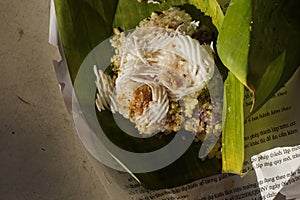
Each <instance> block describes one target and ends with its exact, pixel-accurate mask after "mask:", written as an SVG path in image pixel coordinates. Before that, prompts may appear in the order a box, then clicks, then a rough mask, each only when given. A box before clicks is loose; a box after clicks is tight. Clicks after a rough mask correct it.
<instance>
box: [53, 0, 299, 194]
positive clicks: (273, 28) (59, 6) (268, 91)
mask: <svg viewBox="0 0 300 200" xmlns="http://www.w3.org/2000/svg"><path fill="white" fill-rule="evenodd" d="M264 2H265V3H264ZM274 2H275V3H274ZM295 2H297V1H294V2H291V1H288V2H287V3H284V1H278V0H276V1H270V0H267V1H259V0H257V1H254V0H252V1H251V0H240V2H239V1H237V0H235V1H234V0H232V1H231V3H230V5H229V7H228V8H227V5H228V1H226V0H225V1H222V2H221V5H222V8H223V10H225V9H227V10H226V15H225V18H224V16H223V12H222V10H221V8H220V6H219V4H218V3H217V2H216V1H215V0H163V1H161V4H159V5H156V4H147V3H146V2H143V3H138V2H137V1H135V0H119V1H118V0H110V1H104V0H55V8H56V14H57V20H58V28H59V34H60V38H61V42H62V47H63V50H64V54H65V58H66V61H67V65H68V68H69V71H70V75H71V79H72V81H74V80H75V78H76V74H77V72H78V69H79V68H80V66H81V64H82V62H83V61H84V59H85V57H86V56H87V55H88V54H89V53H90V52H91V51H92V49H93V48H94V47H96V46H97V45H98V44H99V43H100V42H102V41H103V40H105V39H106V38H108V37H109V36H111V34H112V30H113V28H114V27H121V28H122V29H124V30H128V29H132V28H134V27H135V26H136V25H137V24H138V22H139V21H140V20H142V19H144V18H146V17H148V16H149V15H150V14H151V13H152V12H153V11H162V10H165V9H168V8H169V7H170V6H184V7H185V9H186V10H189V11H190V13H191V15H192V16H193V17H194V18H198V19H199V20H200V21H206V20H207V18H205V17H204V16H203V15H201V14H199V12H198V11H195V12H194V11H193V10H194V8H192V7H190V5H193V6H195V8H197V9H200V10H201V11H202V12H204V13H205V15H208V16H210V17H211V19H212V23H213V24H214V26H215V27H216V29H217V31H216V32H219V36H218V43H217V51H218V55H219V56H220V58H221V60H222V62H223V64H225V66H226V67H227V68H228V69H229V71H230V72H231V73H229V76H228V78H227V80H226V82H225V92H226V93H225V95H224V97H225V99H224V103H225V104H224V113H225V114H226V115H225V114H224V119H223V122H224V123H223V126H224V128H223V138H222V139H223V142H224V146H223V151H222V154H223V155H222V156H223V159H222V160H223V161H222V162H223V163H222V166H221V164H220V162H219V161H218V160H214V159H213V160H207V161H205V162H199V158H198V157H197V156H195V155H194V154H193V153H191V152H194V153H196V155H198V154H197V153H198V152H197V151H199V145H200V144H199V143H198V144H194V145H192V146H191V147H190V149H189V150H188V151H187V152H189V153H186V154H184V155H183V156H182V157H181V158H180V159H179V160H178V161H176V163H175V164H173V165H171V166H168V167H166V168H164V169H162V170H160V171H157V172H153V173H143V174H136V176H137V177H138V178H139V180H140V181H141V183H142V184H143V185H144V186H145V187H148V188H153V189H155V188H163V187H173V186H176V185H181V184H184V183H187V182H190V181H192V180H196V179H198V178H200V177H204V176H209V175H212V174H216V173H219V172H220V171H221V168H223V171H224V172H234V173H240V172H241V168H242V163H243V156H244V151H243V145H242V144H243V135H244V133H243V118H244V115H243V107H242V106H243V101H242V99H243V92H242V88H243V85H245V86H246V87H248V88H249V89H250V90H251V91H252V93H253V94H254V98H253V102H255V104H254V106H253V111H256V110H257V109H258V108H259V107H261V106H262V105H263V104H264V103H265V102H266V101H267V100H268V99H269V98H270V97H271V96H272V95H273V94H274V92H275V91H277V90H278V89H279V88H280V87H281V86H282V85H283V84H284V83H285V82H286V81H287V80H288V79H289V78H290V77H291V75H292V74H293V73H294V72H295V70H296V68H297V67H298V66H299V63H300V62H299V57H298V55H299V46H300V45H299V37H298V36H299V30H300V29H299V23H298V22H297V20H296V19H298V18H299V17H298V16H299V14H298V13H297V9H296V8H299V6H298V5H293V4H296V3H295ZM243 3H244V4H243ZM270 5H272V6H270ZM297 6H298V7H297ZM269 7H270V8H269ZM288 11H291V12H288ZM270 19H271V20H270ZM223 20H224V23H223ZM252 21H253V24H251V22H252ZM269 21H271V22H272V23H269ZM250 27H251V28H250ZM262 33H263V34H262ZM268 47H270V48H268ZM293 50H294V52H293ZM274 77H276V78H274ZM227 83H228V84H227ZM265 83H267V84H265ZM242 84H243V85H242ZM233 91H234V92H233ZM231 94H232V95H231ZM83 100H84V98H83ZM228 108H232V110H231V112H226V109H227V111H228ZM85 114H86V113H85ZM250 114H251V113H250ZM250 114H249V113H246V115H247V116H248V115H250ZM101 115H102V116H101ZM225 116H226V118H225ZM98 117H99V119H101V120H99V123H100V124H101V126H103V127H106V128H104V129H106V130H107V132H112V131H110V130H111V129H112V127H110V126H111V125H110V124H111V123H109V122H108V121H106V120H105V119H110V116H109V113H107V112H103V113H102V112H101V113H99V116H98ZM234 119H239V120H238V121H234ZM113 127H114V129H115V127H116V126H113ZM114 133H115V134H116V135H115V136H111V140H115V141H114V142H115V143H118V144H121V143H122V141H118V139H119V138H118V136H119V135H120V134H121V133H120V132H118V131H116V132H114ZM169 137H171V136H168V137H165V139H163V141H160V142H161V145H163V144H165V143H167V142H168V141H169V140H170V138H169ZM152 139H153V138H152ZM130 141H131V142H128V145H125V147H124V148H132V147H130V146H131V145H133V146H134V147H136V148H138V146H136V144H139V145H140V146H142V147H143V146H145V145H144V143H143V142H144V141H143V142H141V140H137V139H133V138H131V139H130ZM146 142H147V143H149V141H146ZM151 143H152V142H151V141H150V144H151ZM237 144H238V145H237ZM148 146H151V145H148ZM140 150H141V149H140ZM137 151H139V150H137ZM232 152H235V154H232ZM233 155H234V157H233ZM193 166H194V167H193ZM183 168H184V169H187V171H186V173H184V174H182V172H181V171H178V170H180V169H183ZM178 173H180V174H182V175H181V177H178V176H175V175H177V174H178ZM162 180H165V181H162Z"/></svg>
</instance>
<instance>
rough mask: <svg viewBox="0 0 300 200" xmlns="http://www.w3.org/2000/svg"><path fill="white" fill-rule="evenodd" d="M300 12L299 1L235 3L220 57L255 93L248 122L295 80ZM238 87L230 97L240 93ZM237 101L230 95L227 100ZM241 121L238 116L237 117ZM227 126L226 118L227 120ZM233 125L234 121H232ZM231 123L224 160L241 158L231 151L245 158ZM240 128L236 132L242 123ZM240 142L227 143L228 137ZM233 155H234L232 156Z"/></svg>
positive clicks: (231, 89) (248, 0) (224, 30)
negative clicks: (287, 83) (235, 92)
mask: <svg viewBox="0 0 300 200" xmlns="http://www.w3.org/2000/svg"><path fill="white" fill-rule="evenodd" d="M299 8H300V2H299V1H285V0H264V1H260V0H232V1H231V2H230V5H229V7H228V8H227V11H226V15H225V17H224V21H223V24H222V28H221V29H220V30H219V37H218V41H217V49H218V53H219V54H218V55H219V56H220V58H221V60H222V62H223V64H224V65H225V66H226V67H227V68H228V69H229V70H230V72H231V73H232V74H233V75H234V76H236V78H237V79H238V80H239V81H240V82H241V83H243V84H244V85H245V86H246V87H247V88H248V89H249V90H250V91H251V93H252V94H253V100H252V101H253V105H252V109H251V110H245V116H246V118H247V117H249V116H251V114H253V113H254V112H256V111H257V110H258V109H259V108H260V107H261V106H262V105H264V103H266V102H267V101H268V100H269V99H270V98H271V97H272V96H273V95H274V94H275V92H276V91H278V90H279V89H280V88H281V87H283V86H284V84H285V83H286V82H287V81H288V80H289V79H290V78H291V76H292V75H293V74H294V73H295V71H296V70H297V68H298V67H299V65H300V56H299V55H300V37H299V36H300V23H299V19H300V14H299V12H298V10H299ZM235 89H236V88H235V84H232V85H229V87H228V88H227V92H234V91H235ZM226 97H227V98H229V99H230V98H232V97H231V96H226ZM229 99H228V100H227V101H226V100H225V101H226V102H228V105H226V106H227V107H236V106H237V105H236V104H237V103H239V104H240V105H239V107H242V104H243V102H242V101H229ZM236 116H239V115H238V113H236ZM225 120H226V121H227V119H225ZM232 123H233V122H232ZM232 123H224V127H223V130H224V131H223V136H225V145H227V147H225V145H224V148H223V155H225V156H226V159H225V161H226V162H227V161H229V160H234V159H236V155H233V154H232V155H231V156H230V152H240V155H239V156H237V157H239V158H241V157H242V155H243V154H244V152H243V151H240V149H241V148H240V147H239V146H238V145H237V144H240V143H239V141H240V142H242V140H241V138H240V137H238V138H237V137H234V135H237V134H233V133H228V132H232V130H230V128H232V126H234V125H233V124H232ZM238 123H239V124H235V129H234V130H235V131H240V133H241V134H240V135H243V131H242V130H241V129H240V128H238V127H241V126H242V124H243V122H241V121H239V122H238ZM227 136H228V137H231V139H233V140H235V141H232V142H231V143H227V142H226V138H227ZM227 150H229V151H227ZM241 169H242V163H240V164H239V166H238V163H233V164H231V163H229V162H227V164H226V165H224V162H223V171H226V172H235V173H236V172H239V170H241Z"/></svg>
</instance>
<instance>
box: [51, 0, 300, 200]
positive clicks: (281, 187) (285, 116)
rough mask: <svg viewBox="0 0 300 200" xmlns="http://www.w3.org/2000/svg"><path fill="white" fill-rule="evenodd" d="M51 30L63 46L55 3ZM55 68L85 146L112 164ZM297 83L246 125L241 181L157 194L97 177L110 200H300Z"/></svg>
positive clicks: (229, 177)
mask: <svg viewBox="0 0 300 200" xmlns="http://www.w3.org/2000/svg"><path fill="white" fill-rule="evenodd" d="M49 30H50V35H49V42H50V43H52V44H53V45H57V46H59V37H58V31H57V25H56V19H55V11H54V6H53V0H52V1H51V15H50V29H49ZM62 57H63V55H62ZM54 66H55V70H56V73H57V78H58V82H59V84H60V85H61V89H62V93H63V97H64V99H65V102H66V106H67V108H68V110H69V111H70V112H72V113H73V117H74V123H75V126H76V128H77V131H78V134H79V137H80V139H81V140H82V142H83V144H84V146H85V147H86V148H87V150H88V151H89V152H90V153H91V154H92V155H93V156H94V158H95V160H103V159H112V157H111V156H110V155H109V154H104V155H103V154H99V151H100V149H99V147H98V146H97V140H99V138H97V137H96V136H95V135H93V134H92V131H91V130H90V128H89V127H88V125H87V124H86V122H85V119H84V117H83V115H82V114H81V112H80V108H79V106H78V105H77V104H76V101H74V96H73V97H72V94H73V91H72V88H73V87H72V83H71V79H70V76H69V74H68V68H67V66H66V64H65V63H64V61H60V62H57V61H55V62H54ZM299 79H300V76H299V70H298V71H297V72H296V73H295V75H294V77H293V78H292V79H291V80H290V81H289V82H288V83H287V84H286V86H285V87H284V88H282V89H281V90H280V91H278V92H277V93H276V95H275V96H274V97H273V98H272V99H270V100H269V101H268V103H267V104H266V105H264V107H263V108H261V109H260V110H259V111H258V112H257V113H256V114H255V115H253V116H251V117H250V118H249V119H247V121H245V162H244V170H243V172H244V173H245V175H244V176H243V177H240V176H238V175H233V174H219V175H215V176H211V177H207V178H204V179H200V180H197V181H194V182H192V183H189V184H186V185H183V186H180V187H175V188H171V189H164V190H155V191H153V190H147V189H145V188H143V187H142V186H140V184H139V183H138V182H137V181H136V180H135V179H134V177H133V176H131V175H129V174H128V173H124V172H119V171H116V170H113V169H110V168H109V167H106V166H105V165H103V164H101V163H100V162H98V161H96V162H95V165H94V166H95V169H96V171H97V175H98V176H99V179H100V180H101V181H102V183H103V185H104V187H105V190H106V191H107V193H108V194H109V196H110V199H112V200H115V199H120V198H122V199H129V200H151V199H158V200H174V199H178V200H179V199H191V200H212V199H275V198H276V199H300V191H299V189H298V188H300V145H299V144H300V137H299V136H300V133H299V132H300V125H299V124H300V121H299V119H300V112H299V107H300V106H299V104H298V102H300V101H299V100H300V98H299V96H298V95H295V94H297V91H298V89H299ZM246 97H247V95H246ZM75 100H76V98H75ZM72 104H73V106H72ZM248 104H249V103H248ZM246 106H247V99H246ZM248 106H249V105H248ZM253 155H254V156H253ZM112 160H113V159H112Z"/></svg>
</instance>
